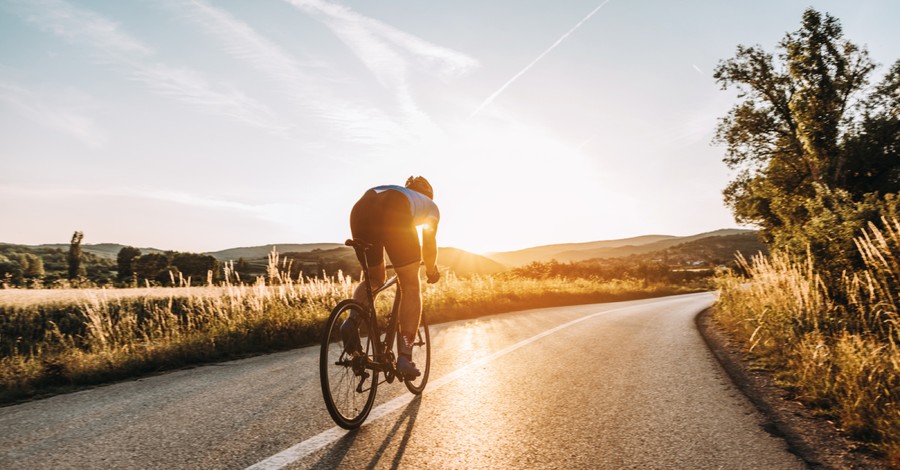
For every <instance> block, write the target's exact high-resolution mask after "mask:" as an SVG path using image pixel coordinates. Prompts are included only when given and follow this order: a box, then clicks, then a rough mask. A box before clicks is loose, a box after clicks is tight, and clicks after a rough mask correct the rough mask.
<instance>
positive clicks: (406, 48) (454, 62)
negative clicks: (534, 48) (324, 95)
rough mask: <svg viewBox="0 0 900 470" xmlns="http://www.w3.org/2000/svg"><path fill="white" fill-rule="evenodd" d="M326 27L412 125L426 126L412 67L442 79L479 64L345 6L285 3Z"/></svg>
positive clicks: (306, 0)
mask: <svg viewBox="0 0 900 470" xmlns="http://www.w3.org/2000/svg"><path fill="white" fill-rule="evenodd" d="M286 1H287V2H288V3H290V4H291V5H293V6H294V7H296V8H298V9H300V10H302V11H305V12H307V13H309V14H311V15H313V16H314V17H315V18H317V19H319V20H320V21H322V22H323V23H324V24H325V25H326V26H328V27H329V28H330V29H331V31H332V32H333V33H334V34H335V35H336V36H337V37H338V38H339V39H340V40H341V41H342V42H344V44H346V45H347V47H349V48H350V50H351V51H353V53H354V54H355V55H356V56H357V57H358V58H359V59H360V61H362V63H363V64H364V65H365V66H366V67H367V68H368V69H369V70H370V71H371V72H372V74H373V75H374V76H375V78H376V79H377V80H378V82H379V83H380V84H381V86H382V87H384V88H386V89H388V90H390V91H391V92H392V93H393V94H394V97H395V99H396V101H397V103H398V105H399V107H400V109H401V110H402V111H403V112H404V113H406V114H407V117H408V118H409V119H410V120H412V121H419V123H420V124H421V123H422V122H421V121H422V120H427V117H426V116H424V114H423V113H422V112H421V111H420V110H419V107H418V105H417V104H416V102H415V100H414V98H413V95H412V91H411V85H410V82H409V76H410V73H411V69H412V68H413V67H415V68H418V69H421V70H425V71H428V72H430V73H433V74H435V75H437V76H438V77H440V78H442V79H445V80H446V79H451V78H454V77H458V76H460V75H463V74H465V73H467V72H468V71H470V70H472V69H473V68H475V67H477V66H478V61H477V60H475V59H473V58H471V57H469V56H467V55H465V54H463V53H460V52H457V51H454V50H451V49H448V48H445V47H441V46H438V45H435V44H432V43H430V42H428V41H425V40H423V39H421V38H418V37H416V36H413V35H411V34H409V33H406V32H403V31H400V30H398V29H396V28H394V27H392V26H389V25H387V24H384V23H382V22H381V21H378V20H375V19H372V18H369V17H366V16H364V15H361V14H359V13H357V12H355V11H353V10H351V9H349V8H347V7H345V6H342V5H336V4H333V3H328V2H325V1H322V0H286Z"/></svg>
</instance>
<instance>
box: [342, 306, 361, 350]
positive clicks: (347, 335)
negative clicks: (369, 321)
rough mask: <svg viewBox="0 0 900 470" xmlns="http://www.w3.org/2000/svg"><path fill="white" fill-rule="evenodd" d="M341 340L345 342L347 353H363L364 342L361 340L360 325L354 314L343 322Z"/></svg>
mask: <svg viewBox="0 0 900 470" xmlns="http://www.w3.org/2000/svg"><path fill="white" fill-rule="evenodd" d="M341 340H342V341H343V342H344V352H346V353H347V354H353V353H361V352H362V344H360V342H359V326H358V324H357V320H356V318H354V316H352V315H351V316H349V317H347V319H346V320H344V323H341Z"/></svg>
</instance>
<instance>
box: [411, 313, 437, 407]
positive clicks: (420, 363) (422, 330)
mask: <svg viewBox="0 0 900 470" xmlns="http://www.w3.org/2000/svg"><path fill="white" fill-rule="evenodd" d="M412 360H413V362H414V363H415V364H416V366H417V367H419V368H420V369H419V371H420V372H421V373H422V374H421V375H420V376H418V377H416V378H415V380H409V379H407V380H404V383H405V384H406V388H407V389H408V390H409V391H410V392H411V393H413V394H414V395H420V394H421V393H422V391H424V390H425V385H426V384H427V383H428V373H429V372H430V371H431V333H429V331H428V322H426V321H425V314H424V313H423V314H422V320H421V321H420V322H419V331H418V332H417V333H416V340H415V342H414V343H413V347H412Z"/></svg>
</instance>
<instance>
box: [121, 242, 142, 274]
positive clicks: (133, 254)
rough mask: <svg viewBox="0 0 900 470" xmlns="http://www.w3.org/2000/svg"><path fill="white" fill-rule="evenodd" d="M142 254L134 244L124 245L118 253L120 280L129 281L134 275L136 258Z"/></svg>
mask: <svg viewBox="0 0 900 470" xmlns="http://www.w3.org/2000/svg"><path fill="white" fill-rule="evenodd" d="M138 256H141V250H140V249H139V248H135V247H133V246H123V247H122V249H120V250H119V253H118V254H117V255H116V268H117V271H118V278H119V280H120V281H128V280H130V279H131V278H132V276H133V275H134V259H135V258H137V257H138Z"/></svg>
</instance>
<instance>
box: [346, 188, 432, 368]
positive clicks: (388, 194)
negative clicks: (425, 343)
mask: <svg viewBox="0 0 900 470" xmlns="http://www.w3.org/2000/svg"><path fill="white" fill-rule="evenodd" d="M433 199H434V191H433V190H432V188H431V184H430V183H428V180H426V179H425V178H423V177H421V176H416V177H412V176H410V177H409V179H407V180H406V185H405V187H404V186H395V185H385V186H376V187H374V188H372V189H369V190H368V191H366V192H365V194H363V196H362V197H361V198H360V199H359V201H357V202H356V204H355V205H354V206H353V210H352V211H351V212H350V232H351V233H352V234H353V238H354V239H355V240H362V241H364V242H366V243H368V244H369V245H370V246H369V248H368V249H366V260H367V261H368V268H369V279H366V280H365V281H368V282H369V285H370V286H371V287H372V288H373V289H375V288H377V287H379V286H381V285H382V284H383V283H384V279H385V264H384V252H385V251H387V255H388V257H389V258H390V259H391V263H393V265H394V271H396V273H397V279H398V281H399V283H400V313H399V323H400V336H399V338H398V339H399V341H398V353H399V357H398V359H397V371H398V372H399V373H400V374H402V375H403V376H406V377H418V376H419V369H417V368H416V364H415V363H414V362H412V344H413V342H414V341H415V338H416V331H418V329H419V320H420V318H421V315H422V293H421V291H420V286H419V263H420V262H421V261H422V258H423V257H424V260H425V274H426V277H427V280H428V283H429V284H433V283H435V282H437V281H438V280H439V279H440V278H441V274H440V272H438V269H437V238H436V237H437V226H438V222H439V220H440V217H441V215H440V212H439V211H438V207H437V205H436V204H435V203H434V201H433ZM418 226H423V229H422V244H421V245H419V235H418V232H417V231H416V227H418ZM365 281H364V282H365ZM353 298H354V300H356V301H358V302H359V303H361V304H363V305H366V304H367V303H368V300H367V297H366V288H365V284H363V283H360V284H359V285H358V286H357V287H356V290H355V291H354V292H353ZM359 315H360V312H355V311H354V312H352V313H351V315H350V317H348V318H347V320H345V321H344V323H343V324H342V325H341V336H342V339H343V342H344V348H345V350H346V351H347V352H348V353H354V352H361V351H362V345H361V344H360V341H359Z"/></svg>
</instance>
